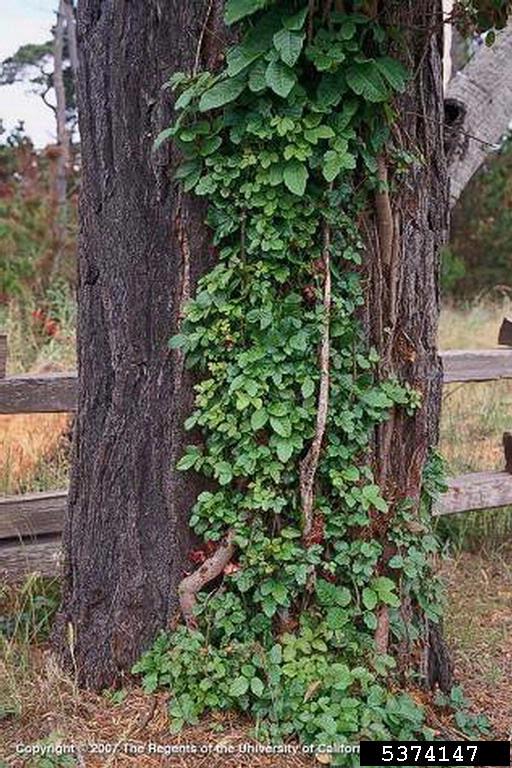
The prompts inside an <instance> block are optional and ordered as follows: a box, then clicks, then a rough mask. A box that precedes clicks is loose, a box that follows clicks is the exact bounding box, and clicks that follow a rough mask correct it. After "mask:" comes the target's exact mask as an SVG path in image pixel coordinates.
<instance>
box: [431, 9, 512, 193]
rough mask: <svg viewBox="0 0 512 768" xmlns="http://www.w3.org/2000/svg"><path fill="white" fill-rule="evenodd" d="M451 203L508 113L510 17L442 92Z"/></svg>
mask: <svg viewBox="0 0 512 768" xmlns="http://www.w3.org/2000/svg"><path fill="white" fill-rule="evenodd" d="M446 118H447V137H446V138H447V149H448V160H449V164H450V180H451V181H450V198H451V201H450V202H451V205H454V204H455V203H456V202H457V200H458V199H459V197H460V195H461V193H462V191H463V189H464V188H465V186H466V184H467V183H468V182H469V180H470V179H471V178H472V176H473V175H474V174H475V173H476V172H477V171H478V169H479V168H480V166H481V165H482V163H483V162H484V160H485V158H486V157H487V155H488V154H489V152H490V151H492V149H493V148H496V147H498V146H499V144H500V143H501V141H502V139H503V137H504V135H505V134H506V132H507V131H508V129H509V126H510V121H511V119H512V23H509V24H508V26H507V27H506V28H505V29H504V30H502V31H501V32H498V33H497V35H496V42H495V43H494V45H492V46H491V47H490V48H488V47H487V46H485V45H483V46H482V47H481V48H480V50H478V51H477V52H476V53H475V55H474V56H473V58H472V59H471V60H470V61H469V63H468V64H466V66H465V67H463V69H461V70H460V71H459V72H457V74H456V75H455V76H454V77H453V78H452V80H451V81H450V84H449V86H448V89H447V92H446Z"/></svg>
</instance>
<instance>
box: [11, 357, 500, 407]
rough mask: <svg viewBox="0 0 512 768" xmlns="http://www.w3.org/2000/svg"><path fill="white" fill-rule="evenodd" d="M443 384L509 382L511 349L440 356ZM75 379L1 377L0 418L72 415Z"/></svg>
mask: <svg viewBox="0 0 512 768" xmlns="http://www.w3.org/2000/svg"><path fill="white" fill-rule="evenodd" d="M441 357H442V359H443V367H444V382H445V384H450V383H453V382H464V381H490V380H492V379H512V349H482V350H474V351H472V350H449V351H447V352H441ZM76 393H77V376H76V373H75V372H74V371H70V372H68V373H47V374H26V375H23V376H8V377H7V378H4V379H2V378H1V377H0V414H6V413H8V414H14V413H56V412H60V411H75V410H76V399H77V395H76Z"/></svg>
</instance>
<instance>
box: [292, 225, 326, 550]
mask: <svg viewBox="0 0 512 768" xmlns="http://www.w3.org/2000/svg"><path fill="white" fill-rule="evenodd" d="M322 229H323V246H322V248H323V254H322V261H323V269H324V298H323V309H324V322H323V331H322V341H321V346H320V355H319V363H320V389H319V393H318V406H317V412H316V429H315V436H314V438H313V442H312V443H311V445H310V448H309V451H308V452H307V454H306V456H305V457H304V458H303V459H302V461H301V462H300V478H299V487H300V498H301V505H302V537H303V539H306V538H307V537H308V536H309V534H310V533H311V528H312V524H313V501H314V486H315V478H316V473H317V469H318V461H319V459H320V451H321V449H322V442H323V439H324V434H325V427H326V424H327V414H328V411H329V383H330V368H329V364H330V353H331V340H330V327H331V300H332V299H331V257H330V247H331V229H330V226H329V224H328V223H327V221H324V222H323V227H322Z"/></svg>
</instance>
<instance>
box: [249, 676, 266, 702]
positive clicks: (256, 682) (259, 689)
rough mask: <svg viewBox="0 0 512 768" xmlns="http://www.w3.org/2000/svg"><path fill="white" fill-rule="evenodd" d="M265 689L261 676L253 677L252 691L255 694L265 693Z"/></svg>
mask: <svg viewBox="0 0 512 768" xmlns="http://www.w3.org/2000/svg"><path fill="white" fill-rule="evenodd" d="M264 690H265V686H264V685H263V683H262V681H261V680H260V678H259V677H253V678H252V680H251V691H252V692H253V693H254V695H255V696H258V698H259V697H260V696H262V695H263V691H264Z"/></svg>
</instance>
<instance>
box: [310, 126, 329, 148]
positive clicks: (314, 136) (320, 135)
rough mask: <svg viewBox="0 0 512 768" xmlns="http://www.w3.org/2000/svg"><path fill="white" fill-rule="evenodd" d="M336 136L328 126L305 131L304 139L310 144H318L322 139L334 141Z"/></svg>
mask: <svg viewBox="0 0 512 768" xmlns="http://www.w3.org/2000/svg"><path fill="white" fill-rule="evenodd" d="M335 135H336V134H335V133H334V131H333V129H332V128H331V127H330V126H328V125H319V126H318V128H310V129H309V130H308V131H304V138H305V139H306V141H309V143H310V144H318V142H319V140H320V139H333V138H334V136H335Z"/></svg>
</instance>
